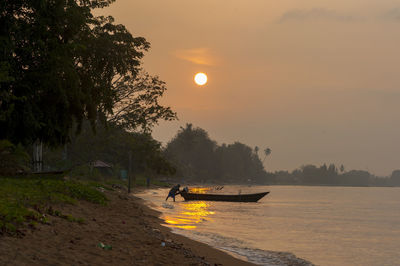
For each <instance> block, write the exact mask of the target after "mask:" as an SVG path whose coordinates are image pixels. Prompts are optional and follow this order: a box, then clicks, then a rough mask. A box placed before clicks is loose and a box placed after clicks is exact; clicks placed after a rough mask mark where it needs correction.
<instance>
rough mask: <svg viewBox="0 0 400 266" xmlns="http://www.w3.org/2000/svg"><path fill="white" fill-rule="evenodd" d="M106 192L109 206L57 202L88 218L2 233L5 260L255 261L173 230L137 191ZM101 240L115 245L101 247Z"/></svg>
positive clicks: (1, 249)
mask: <svg viewBox="0 0 400 266" xmlns="http://www.w3.org/2000/svg"><path fill="white" fill-rule="evenodd" d="M105 193H106V194H107V196H108V197H109V198H110V200H111V201H110V202H109V204H108V205H107V206H100V205H96V204H91V203H88V202H80V203H79V204H78V205H64V206H54V209H58V210H61V211H62V213H63V214H71V215H73V216H74V217H77V218H84V219H85V223H84V224H78V223H76V222H69V221H67V220H65V219H62V218H58V217H52V216H49V217H48V218H49V220H50V224H49V225H43V224H40V225H38V226H37V228H36V229H33V230H31V229H26V230H24V233H25V235H24V236H22V237H20V238H16V237H9V236H0V265H119V266H122V265H254V264H251V263H249V262H245V261H241V260H238V259H236V258H233V257H231V256H229V255H228V254H226V253H224V252H222V251H219V250H216V249H214V248H211V247H210V246H208V245H206V244H203V243H199V242H196V241H193V240H190V239H188V238H185V237H183V236H180V235H176V234H173V233H171V232H170V230H169V229H168V228H166V227H163V226H161V225H160V223H161V222H162V221H161V220H160V219H159V218H158V215H159V213H157V212H156V211H154V210H151V209H150V208H148V207H147V206H145V204H144V202H143V200H141V199H139V198H137V197H134V196H132V195H130V196H127V193H126V192H124V191H113V192H105ZM100 242H102V243H104V244H106V245H111V246H112V250H104V249H102V248H100V247H98V246H97V245H98V244H99V243H100ZM163 242H164V243H165V246H163V244H162V243H163Z"/></svg>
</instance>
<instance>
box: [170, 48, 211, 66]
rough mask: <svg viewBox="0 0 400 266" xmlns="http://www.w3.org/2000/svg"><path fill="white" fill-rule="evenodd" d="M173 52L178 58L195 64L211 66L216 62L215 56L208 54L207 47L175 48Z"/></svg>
mask: <svg viewBox="0 0 400 266" xmlns="http://www.w3.org/2000/svg"><path fill="white" fill-rule="evenodd" d="M173 54H174V55H175V56H176V57H177V58H179V59H182V60H186V61H189V62H192V63H194V64H197V65H206V66H213V65H215V64H216V58H215V57H213V56H212V55H211V54H210V51H209V49H208V48H196V49H183V50H177V51H175V52H173Z"/></svg>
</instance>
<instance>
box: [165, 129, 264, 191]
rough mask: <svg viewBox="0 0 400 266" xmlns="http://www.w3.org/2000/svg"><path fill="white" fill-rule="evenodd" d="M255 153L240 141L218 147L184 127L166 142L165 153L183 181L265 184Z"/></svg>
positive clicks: (199, 132)
mask: <svg viewBox="0 0 400 266" xmlns="http://www.w3.org/2000/svg"><path fill="white" fill-rule="evenodd" d="M257 151H258V149H257V148H256V149H254V152H253V150H252V148H250V147H249V146H247V145H245V144H242V143H240V142H235V143H233V144H229V145H226V144H223V145H221V146H219V145H217V144H216V142H215V141H213V140H211V139H210V138H209V136H208V133H207V132H206V131H205V130H204V129H201V128H193V126H192V124H187V125H186V127H185V128H183V127H181V129H180V130H179V131H178V133H177V135H176V136H175V137H174V138H173V139H172V140H171V141H170V142H169V143H168V145H167V147H166V149H165V154H166V156H167V158H168V159H169V160H171V162H173V163H174V165H175V166H176V167H177V171H178V173H177V174H178V176H182V177H183V178H185V179H189V180H192V181H207V182H234V183H243V182H248V181H251V182H257V183H265V182H267V173H266V172H265V170H264V167H263V165H262V163H261V161H260V158H259V157H258V154H257Z"/></svg>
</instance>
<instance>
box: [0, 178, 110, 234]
mask: <svg viewBox="0 0 400 266" xmlns="http://www.w3.org/2000/svg"><path fill="white" fill-rule="evenodd" d="M98 187H103V188H106V186H104V185H101V184H99V183H95V182H79V181H76V180H68V181H65V180H60V179H58V178H53V177H51V178H40V177H22V178H21V177H18V178H16V177H13V178H11V177H0V232H1V233H3V234H4V233H5V234H16V233H18V229H19V228H20V227H22V226H24V225H31V226H35V224H37V223H47V222H48V221H47V219H46V214H50V213H48V210H49V209H50V208H51V205H53V204H75V203H76V202H77V201H78V200H86V201H89V202H92V203H97V204H102V205H105V204H106V202H107V198H106V196H105V195H104V194H103V193H101V192H100V191H98V189H97V188H98ZM50 215H52V214H50ZM56 216H60V217H61V218H65V219H67V220H69V221H72V222H79V223H82V222H84V221H83V220H82V219H79V218H74V217H72V216H68V215H63V214H61V213H59V215H56Z"/></svg>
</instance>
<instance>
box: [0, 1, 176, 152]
mask: <svg viewBox="0 0 400 266" xmlns="http://www.w3.org/2000/svg"><path fill="white" fill-rule="evenodd" d="M112 2H113V0H54V1H36V0H19V1H2V2H1V3H0V25H1V26H0V34H1V35H0V45H1V46H0V95H1V100H0V128H1V131H0V138H8V139H10V140H12V141H13V142H24V143H32V142H34V141H35V140H37V139H39V140H40V141H43V142H45V143H47V144H50V145H58V144H62V143H65V142H66V141H67V140H68V138H69V136H70V130H71V128H72V126H73V124H74V123H76V124H77V125H78V126H77V131H79V130H80V128H81V125H82V122H83V121H84V120H85V119H88V120H89V121H90V122H91V123H92V126H93V127H94V124H95V121H96V119H97V118H99V117H100V118H104V119H106V118H108V117H112V116H113V114H114V111H115V110H116V109H115V103H116V102H120V100H121V94H123V93H122V92H121V90H124V89H125V91H126V88H130V89H131V90H133V88H134V85H135V83H134V80H139V82H138V84H141V82H140V80H142V79H140V78H138V73H139V71H140V70H141V66H140V63H141V59H142V57H143V55H144V52H145V51H146V50H148V49H149V47H150V44H149V43H148V42H147V41H146V40H145V39H144V38H142V37H133V36H132V35H131V34H130V33H129V31H128V30H127V29H126V28H125V26H123V25H120V24H115V23H114V20H113V18H112V17H95V16H94V15H93V14H92V11H93V9H95V8H102V7H106V6H108V5H109V4H110V3H112ZM145 80H146V79H145ZM147 81H149V80H148V79H147ZM116 84H118V86H115V85H116ZM145 84H147V85H146V86H142V87H141V88H142V89H143V90H144V91H145V93H144V95H145V96H141V95H135V96H133V97H138V98H140V99H141V100H139V101H138V102H139V105H135V106H136V107H137V108H136V109H134V110H130V111H132V112H136V113H135V115H130V116H127V115H126V116H125V120H126V123H125V125H127V128H129V129H134V128H137V127H142V128H145V129H148V128H149V127H151V125H153V124H154V123H155V122H156V121H157V120H158V119H171V118H173V117H174V115H175V114H174V113H173V112H171V110H169V109H168V108H164V107H162V106H160V105H159V104H158V102H157V100H154V99H157V98H158V97H160V96H161V95H162V92H163V91H164V90H165V87H162V86H161V89H160V81H159V80H155V81H154V80H152V81H151V82H148V83H145ZM152 86H153V87H152ZM153 89H154V90H153ZM152 97H153V98H152ZM142 99H143V100H142ZM142 110H146V111H145V112H143V111H142ZM119 121H121V120H119Z"/></svg>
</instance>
